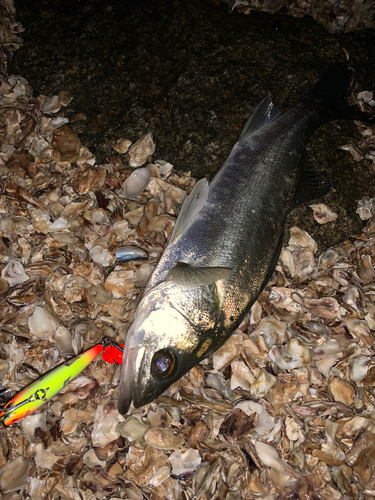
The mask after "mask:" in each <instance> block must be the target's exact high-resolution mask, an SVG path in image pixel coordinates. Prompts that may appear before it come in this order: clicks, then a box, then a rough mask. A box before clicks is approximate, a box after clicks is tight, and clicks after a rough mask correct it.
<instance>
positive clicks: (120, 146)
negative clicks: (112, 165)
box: [114, 139, 132, 155]
mask: <svg viewBox="0 0 375 500" xmlns="http://www.w3.org/2000/svg"><path fill="white" fill-rule="evenodd" d="M131 144H132V141H129V139H119V140H118V141H117V142H116V145H115V147H114V149H115V151H117V152H118V153H120V154H121V155H122V154H125V153H126V152H127V151H128V149H129V148H130V146H131Z"/></svg>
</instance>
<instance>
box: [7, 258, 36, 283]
mask: <svg viewBox="0 0 375 500" xmlns="http://www.w3.org/2000/svg"><path fill="white" fill-rule="evenodd" d="M1 277H2V278H3V279H4V280H6V281H7V282H8V283H9V285H10V286H14V285H19V284H20V283H25V281H28V280H29V279H30V277H29V276H28V275H27V274H26V273H25V270H24V268H23V265H22V264H21V262H18V260H14V259H10V261H9V262H8V264H7V265H6V266H5V267H4V268H3V270H2V271H1Z"/></svg>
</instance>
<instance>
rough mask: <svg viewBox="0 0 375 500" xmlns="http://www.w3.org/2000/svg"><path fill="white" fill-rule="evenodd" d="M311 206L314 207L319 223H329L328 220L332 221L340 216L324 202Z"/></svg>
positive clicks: (314, 214)
mask: <svg viewBox="0 0 375 500" xmlns="http://www.w3.org/2000/svg"><path fill="white" fill-rule="evenodd" d="M310 208H312V209H313V216H314V219H315V220H316V222H318V223H319V224H327V222H332V221H334V220H336V219H337V217H338V215H337V213H336V212H333V211H332V210H331V209H330V208H329V207H327V205H324V203H318V204H317V205H310Z"/></svg>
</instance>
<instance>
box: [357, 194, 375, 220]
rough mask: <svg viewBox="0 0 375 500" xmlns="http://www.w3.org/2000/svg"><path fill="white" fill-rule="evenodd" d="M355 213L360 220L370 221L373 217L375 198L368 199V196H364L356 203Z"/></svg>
mask: <svg viewBox="0 0 375 500" xmlns="http://www.w3.org/2000/svg"><path fill="white" fill-rule="evenodd" d="M356 213H357V214H358V215H359V216H360V218H361V219H362V220H368V219H371V217H373V216H374V215H375V198H371V199H370V198H369V197H368V196H364V197H363V198H362V199H361V200H359V201H358V208H357V210H356Z"/></svg>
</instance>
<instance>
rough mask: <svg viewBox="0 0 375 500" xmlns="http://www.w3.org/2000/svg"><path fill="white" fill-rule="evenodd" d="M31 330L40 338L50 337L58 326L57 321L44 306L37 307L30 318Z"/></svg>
mask: <svg viewBox="0 0 375 500" xmlns="http://www.w3.org/2000/svg"><path fill="white" fill-rule="evenodd" d="M28 325H29V328H30V332H31V333H33V334H34V335H36V336H37V337H39V338H48V337H49V336H50V335H52V334H53V333H54V331H55V330H56V328H57V325H56V323H55V321H54V320H53V319H52V318H51V317H50V316H48V315H47V314H46V312H45V311H44V309H43V307H39V306H37V307H35V308H34V313H33V314H32V315H31V316H30V317H29V319H28Z"/></svg>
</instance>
